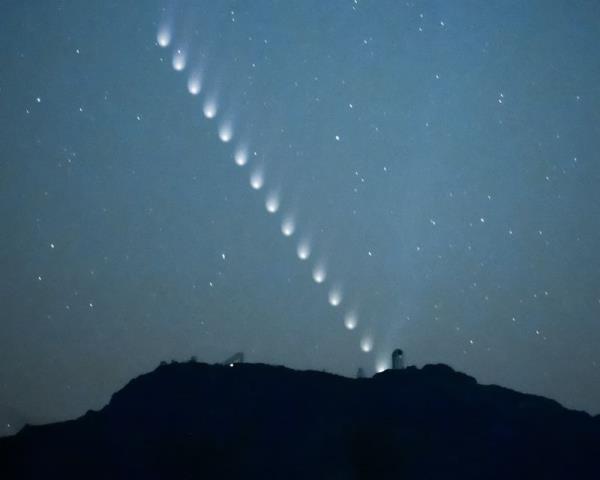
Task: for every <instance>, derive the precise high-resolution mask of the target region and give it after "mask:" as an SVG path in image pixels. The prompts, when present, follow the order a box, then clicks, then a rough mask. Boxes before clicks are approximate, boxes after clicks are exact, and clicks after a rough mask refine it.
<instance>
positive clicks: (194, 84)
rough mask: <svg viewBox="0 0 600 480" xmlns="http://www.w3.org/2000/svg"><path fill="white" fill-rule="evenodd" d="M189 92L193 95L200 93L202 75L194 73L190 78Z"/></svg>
mask: <svg viewBox="0 0 600 480" xmlns="http://www.w3.org/2000/svg"><path fill="white" fill-rule="evenodd" d="M187 88H188V92H190V93H191V94H192V95H198V94H199V93H200V90H202V82H201V81H200V77H199V76H197V75H192V76H191V77H190V78H188V84H187Z"/></svg>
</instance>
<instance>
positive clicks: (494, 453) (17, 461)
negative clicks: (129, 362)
mask: <svg viewBox="0 0 600 480" xmlns="http://www.w3.org/2000/svg"><path fill="white" fill-rule="evenodd" d="M0 465H1V466H2V467H1V468H2V469H3V470H4V472H5V474H4V475H3V476H2V478H3V479H13V478H15V479H16V478H61V479H65V478H78V479H81V478H86V479H108V478H111V479H120V478H123V479H125V478H127V479H132V478H133V479H135V478H143V479H159V478H161V479H162V478H165V479H166V478H169V479H171V478H177V479H181V478H209V479H223V478H245V479H254V478H256V479H259V478H260V479H270V478H273V479H277V478H286V479H294V478H310V479H316V478H323V479H375V478H377V479H382V478H402V479H426V478H445V479H449V478H461V479H475V478H477V479H482V478H485V479H507V478H511V479H515V478H527V479H531V478H544V479H555V478H578V479H583V478H599V472H600V417H598V416H597V417H592V416H590V415H588V414H587V413H583V412H577V411H572V410H568V409H565V408H563V407H562V406H561V405H559V404H558V403H557V402H554V401H552V400H548V399H546V398H543V397H539V396H534V395H526V394H522V393H518V392H515V391H512V390H509V389H506V388H502V387H498V386H493V385H492V386H485V385H479V384H478V383H477V382H476V380H475V379H474V378H472V377H469V376H467V375H465V374H462V373H459V372H456V371H454V370H452V369H451V368H450V367H448V366H446V365H427V366H425V367H423V368H422V369H417V368H415V367H409V368H406V369H403V370H388V371H385V372H383V373H380V374H378V375H375V376H374V377H372V378H365V379H351V378H346V377H341V376H337V375H333V374H329V373H323V372H314V371H296V370H291V369H288V368H284V367H274V366H268V365H261V364H236V365H234V366H233V367H229V366H223V365H207V364H203V363H194V362H188V363H171V364H168V365H167V364H165V365H161V366H160V367H158V368H157V369H156V370H154V371H153V372H150V373H148V374H145V375H141V376H140V377H137V378H135V379H133V380H132V381H131V382H129V384H127V385H126V386H125V387H124V388H123V389H121V390H120V391H118V392H117V393H115V394H114V395H113V396H112V399H111V401H110V403H109V404H108V405H106V406H105V407H104V408H103V409H101V410H99V411H89V412H88V413H86V414H85V415H84V416H82V417H81V418H78V419H76V420H71V421H67V422H61V423H54V424H49V425H43V426H35V427H31V426H27V427H25V428H24V429H23V430H21V432H19V433H18V434H17V435H15V436H13V437H7V438H2V439H0Z"/></svg>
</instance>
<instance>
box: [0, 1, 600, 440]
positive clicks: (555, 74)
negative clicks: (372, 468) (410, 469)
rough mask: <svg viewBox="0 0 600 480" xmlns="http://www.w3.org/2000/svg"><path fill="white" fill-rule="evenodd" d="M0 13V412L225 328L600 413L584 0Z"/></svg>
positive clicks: (188, 351)
mask: <svg viewBox="0 0 600 480" xmlns="http://www.w3.org/2000/svg"><path fill="white" fill-rule="evenodd" d="M0 13H1V15H0V40H1V44H2V48H1V49H0V65H1V67H0V144H1V145H2V155H1V156H0V211H1V213H0V219H1V221H2V228H1V233H0V271H1V275H0V422H2V425H3V429H2V432H7V431H11V428H12V429H13V430H14V425H16V424H18V423H19V422H22V421H48V420H57V419H65V418H72V417H74V416H77V415H80V414H82V413H83V412H85V411H86V410H87V409H90V408H100V407H101V406H103V405H104V404H105V403H106V402H107V401H108V400H109V398H110V395H111V394H112V393H113V392H114V391H115V390H117V389H118V388H120V387H122V386H123V385H124V384H125V383H126V382H127V381H128V380H129V379H130V378H132V377H133V376H135V375H138V374H141V373H143V372H146V371H148V370H151V369H152V368H154V367H155V366H156V365H157V364H158V363H159V362H160V361H161V360H171V359H177V360H186V359H188V358H189V357H190V356H192V355H195V356H197V357H198V359H199V360H202V361H207V362H217V361H221V360H223V359H225V358H226V357H228V356H230V355H231V354H233V353H235V352H237V351H243V352H245V355H246V358H247V360H249V361H253V362H267V363H274V364H284V365H287V366H290V367H294V368H303V369H307V368H310V369H318V370H327V371H331V372H335V373H340V374H343V375H349V376H352V375H354V374H355V372H356V370H357V368H358V367H359V366H360V367H363V368H364V369H365V370H366V371H369V372H371V373H372V372H375V371H378V370H381V369H383V368H386V367H387V366H388V365H389V355H390V353H391V351H392V350H393V349H394V348H395V347H401V348H403V350H404V351H405V354H406V362H407V363H408V364H414V365H418V366H420V365H424V364H426V363H435V362H444V363H448V364H450V365H451V366H453V367H454V368H456V369H459V370H462V371H464V372H466V373H468V374H471V375H474V376H476V377H477V379H478V380H479V381H480V382H483V383H497V384H501V385H504V386H507V387H511V388H515V389H518V390H521V391H525V392H528V393H536V394H541V395H545V396H549V397H551V398H553V399H556V400H558V401H560V402H561V403H563V404H564V405H566V406H568V407H572V408H577V409H583V410H587V411H589V412H591V413H594V414H596V413H600V348H598V345H600V252H599V251H598V246H599V245H600V158H599V154H598V152H599V151H600V57H599V56H598V51H597V46H598V45H600V4H599V3H598V2H597V1H595V0H589V1H586V0H579V1H576V2H568V1H566V0H565V1H555V2H547V1H543V0H528V1H522V0H502V1H500V0H499V1H496V2H487V3H485V4H482V3H481V2H478V1H475V0H461V1H457V2H447V1H443V0H431V1H422V2H421V1H409V2H398V1H384V0H381V1H367V0H332V1H329V2H322V1H317V0H306V1H302V2H287V1H285V2H284V1H273V0H269V1H267V0H257V1H253V2H246V1H225V0H223V1H218V2H212V1H179V2H175V1H164V0H152V1H141V0H138V1H134V0H128V1H123V0H118V1H117V0H102V1H90V2H80V1H77V0H64V1H27V2H23V1H21V0H5V1H3V2H2V7H0ZM9 424H12V426H9Z"/></svg>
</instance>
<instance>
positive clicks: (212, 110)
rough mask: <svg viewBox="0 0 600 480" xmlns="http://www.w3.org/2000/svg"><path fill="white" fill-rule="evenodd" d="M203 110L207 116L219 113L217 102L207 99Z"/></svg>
mask: <svg viewBox="0 0 600 480" xmlns="http://www.w3.org/2000/svg"><path fill="white" fill-rule="evenodd" d="M202 111H203V112H204V116H205V117H206V118H215V115H216V114H217V102H215V101H214V100H211V99H207V100H206V102H204V108H203V109H202Z"/></svg>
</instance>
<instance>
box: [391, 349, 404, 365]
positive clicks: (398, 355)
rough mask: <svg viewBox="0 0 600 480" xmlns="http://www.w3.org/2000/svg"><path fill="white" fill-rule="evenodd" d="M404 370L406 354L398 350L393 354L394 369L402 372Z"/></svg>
mask: <svg viewBox="0 0 600 480" xmlns="http://www.w3.org/2000/svg"><path fill="white" fill-rule="evenodd" d="M403 368H404V352H403V351H402V350H400V349H399V348H397V349H396V350H394V352H393V353H392V369H393V370H402V369H403Z"/></svg>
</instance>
